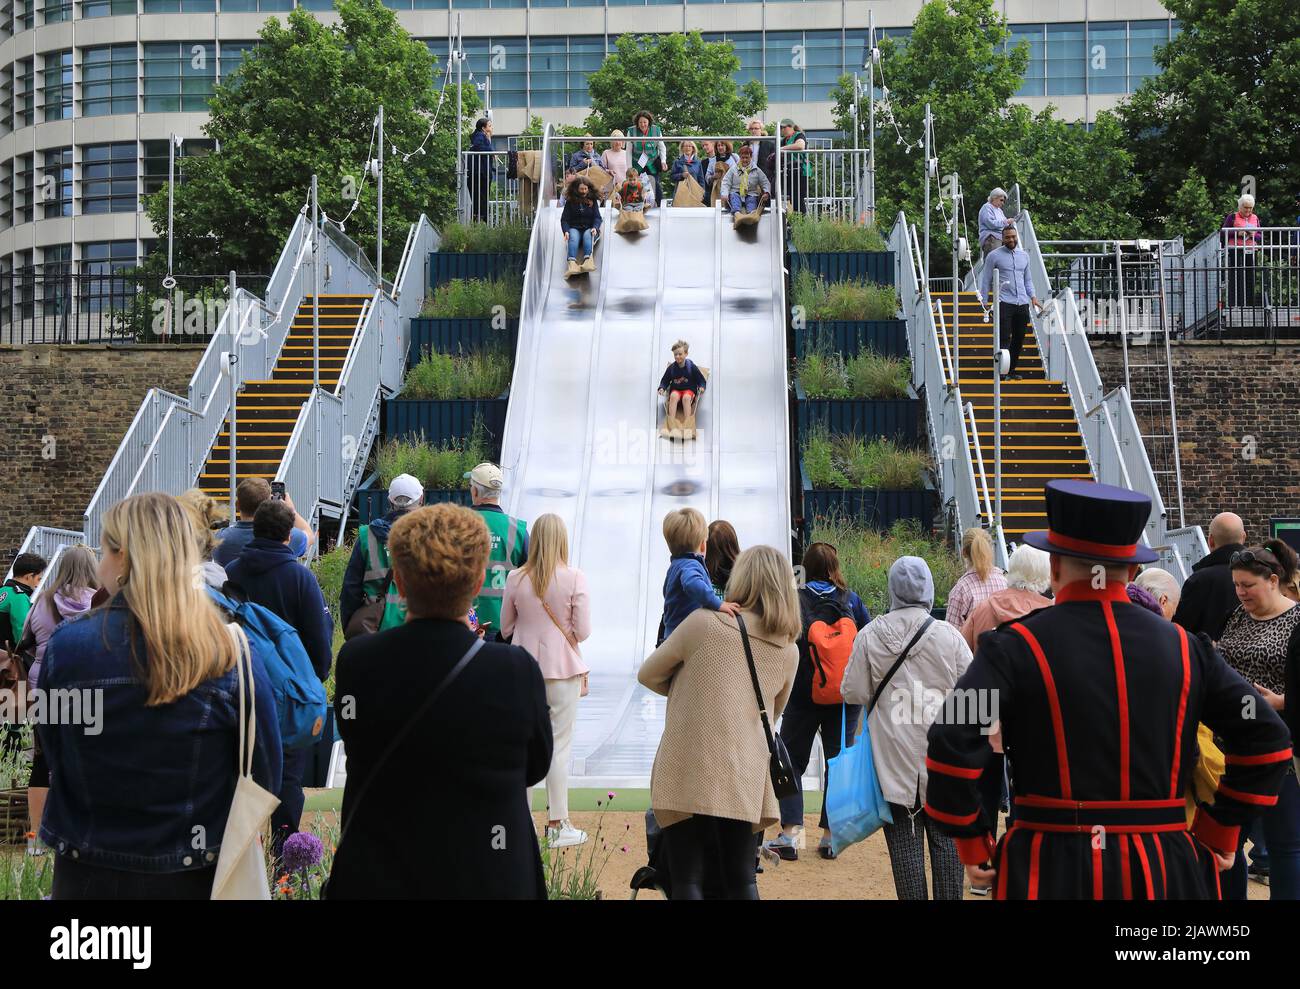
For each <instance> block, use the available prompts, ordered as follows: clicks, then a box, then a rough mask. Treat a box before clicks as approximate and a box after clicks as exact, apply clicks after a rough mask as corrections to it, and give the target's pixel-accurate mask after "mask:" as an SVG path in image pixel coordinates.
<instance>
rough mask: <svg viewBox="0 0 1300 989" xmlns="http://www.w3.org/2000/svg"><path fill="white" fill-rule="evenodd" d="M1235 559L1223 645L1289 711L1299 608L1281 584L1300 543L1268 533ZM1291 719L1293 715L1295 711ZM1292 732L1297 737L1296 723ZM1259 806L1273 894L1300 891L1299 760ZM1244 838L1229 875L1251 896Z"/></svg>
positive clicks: (1231, 894)
mask: <svg viewBox="0 0 1300 989" xmlns="http://www.w3.org/2000/svg"><path fill="white" fill-rule="evenodd" d="M1228 566H1229V567H1230V568H1231V571H1232V581H1233V584H1234V585H1235V587H1236V591H1237V599H1238V600H1239V601H1240V602H1241V607H1239V608H1238V609H1237V610H1236V611H1234V612H1233V613H1232V615H1231V616H1230V617H1229V618H1228V621H1227V623H1226V624H1225V625H1224V627H1223V633H1222V635H1221V636H1220V637H1219V642H1218V646H1219V652H1221V653H1222V654H1223V658H1224V659H1225V660H1226V661H1227V663H1228V665H1229V666H1231V667H1232V668H1233V669H1234V670H1236V671H1237V672H1238V673H1240V674H1241V675H1242V676H1243V677H1244V678H1245V679H1246V680H1247V681H1248V682H1249V683H1251V684H1252V685H1253V686H1254V687H1255V689H1256V690H1258V691H1259V694H1260V697H1262V698H1263V701H1264V702H1265V703H1267V704H1268V705H1269V707H1271V708H1273V710H1275V711H1279V712H1282V711H1284V710H1285V709H1286V693H1287V689H1288V687H1289V686H1293V684H1294V672H1293V671H1295V670H1296V669H1297V668H1300V608H1298V607H1297V606H1296V602H1294V601H1292V600H1290V599H1289V598H1287V597H1286V596H1285V595H1284V594H1283V593H1282V591H1281V586H1282V585H1283V584H1286V583H1288V582H1289V581H1290V580H1291V579H1292V578H1293V577H1294V576H1295V573H1296V554H1295V550H1293V549H1292V548H1291V547H1290V546H1288V545H1287V544H1286V543H1284V542H1282V540H1280V539H1269V540H1267V541H1266V542H1265V543H1264V545H1262V546H1252V547H1250V548H1249V549H1244V550H1239V551H1238V552H1236V553H1234V554H1233V555H1232V557H1230V558H1229V561H1228ZM1288 680H1291V681H1292V683H1291V684H1289V683H1288ZM1243 700H1246V699H1245V698H1243ZM1290 720H1292V721H1294V716H1290ZM1288 727H1290V725H1288ZM1292 732H1293V738H1292V741H1293V742H1294V728H1293V729H1292ZM1259 806H1260V807H1261V808H1262V810H1261V813H1260V816H1259V819H1258V826H1259V828H1260V830H1262V831H1263V834H1264V840H1265V842H1266V844H1267V845H1268V860H1269V870H1268V877H1269V886H1270V892H1269V898H1270V899H1274V900H1294V899H1297V898H1300V787H1298V786H1297V785H1296V772H1295V762H1294V760H1293V761H1292V762H1291V764H1290V765H1289V766H1288V767H1287V773H1286V775H1285V777H1284V778H1283V780H1282V788H1281V789H1280V790H1279V791H1278V795H1277V802H1276V803H1275V804H1271V805H1270V804H1264V803H1262V802H1261V803H1260V805H1259ZM1245 838H1246V835H1245V830H1244V829H1243V832H1242V835H1241V838H1240V839H1239V841H1238V843H1237V859H1236V862H1235V863H1234V864H1233V866H1232V870H1231V872H1230V874H1229V877H1228V880H1227V890H1226V891H1225V893H1224V896H1225V898H1226V899H1234V900H1244V899H1245V898H1246V860H1245V858H1244V857H1243V855H1242V854H1241V853H1242V845H1243V843H1244V842H1245Z"/></svg>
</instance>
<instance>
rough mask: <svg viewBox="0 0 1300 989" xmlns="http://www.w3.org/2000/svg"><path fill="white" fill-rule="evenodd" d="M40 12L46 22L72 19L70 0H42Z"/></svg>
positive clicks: (51, 22) (54, 22)
mask: <svg viewBox="0 0 1300 989" xmlns="http://www.w3.org/2000/svg"><path fill="white" fill-rule="evenodd" d="M41 13H42V14H43V15H44V16H45V23H46V24H57V23H58V22H59V21H70V20H72V0H43V3H42V4H41Z"/></svg>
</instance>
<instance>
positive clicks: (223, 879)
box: [212, 622, 280, 900]
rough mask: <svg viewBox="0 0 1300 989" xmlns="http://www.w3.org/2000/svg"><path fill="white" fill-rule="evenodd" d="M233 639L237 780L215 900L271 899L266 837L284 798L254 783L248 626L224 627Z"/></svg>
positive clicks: (254, 724) (254, 728) (254, 727)
mask: <svg viewBox="0 0 1300 989" xmlns="http://www.w3.org/2000/svg"><path fill="white" fill-rule="evenodd" d="M226 629H227V630H228V631H229V632H230V637H231V638H232V639H234V640H235V654H236V657H237V658H236V661H235V667H236V669H237V670H238V671H239V779H238V780H237V781H236V783H235V796H234V799H233V800H231V801H230V814H229V815H228V816H227V817H226V830H225V831H224V832H223V833H222V835H221V854H220V855H219V856H218V857H217V875H216V878H215V879H213V881H212V899H214V900H269V899H270V898H271V885H270V877H268V876H267V873H266V853H265V851H264V850H263V848H262V835H263V834H264V833H265V832H266V825H267V822H268V821H269V820H270V818H271V812H272V811H274V810H275V808H276V807H278V806H279V805H280V798H279V797H277V796H276V795H275V794H274V793H269V792H267V791H266V790H264V789H263V788H262V787H261V786H260V785H259V784H257V783H255V782H254V781H253V748H254V746H255V745H256V744H257V703H256V701H255V700H254V698H253V658H252V655H251V653H250V652H249V648H248V638H247V637H246V636H245V635H244V630H243V629H242V628H240V627H239V626H238V625H236V624H234V623H233V622H232V623H231V624H229V625H227V626H226Z"/></svg>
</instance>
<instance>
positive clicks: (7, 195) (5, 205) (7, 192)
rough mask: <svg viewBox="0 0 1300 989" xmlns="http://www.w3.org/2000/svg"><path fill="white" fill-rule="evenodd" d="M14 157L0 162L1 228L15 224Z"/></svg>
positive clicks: (4, 228) (6, 228)
mask: <svg viewBox="0 0 1300 989" xmlns="http://www.w3.org/2000/svg"><path fill="white" fill-rule="evenodd" d="M13 170H14V163H13V159H10V160H9V161H6V162H3V163H0V230H8V229H9V227H10V226H12V225H13V210H14V191H13V190H14V175H13Z"/></svg>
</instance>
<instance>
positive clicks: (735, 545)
mask: <svg viewBox="0 0 1300 989" xmlns="http://www.w3.org/2000/svg"><path fill="white" fill-rule="evenodd" d="M739 555H740V539H739V537H738V536H737V535H736V528H735V526H733V525H732V524H731V523H730V522H728V521H726V520H725V519H715V520H714V521H712V522H710V523H709V537H708V539H707V541H706V542H705V544H704V569H705V570H707V571H708V572H709V582H710V583H712V584H713V593H714V594H716V595H717V596H718V597H720V598H725V597H726V596H727V581H728V580H730V579H731V568H732V567H734V566H735V565H736V557H738V556H739Z"/></svg>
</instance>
